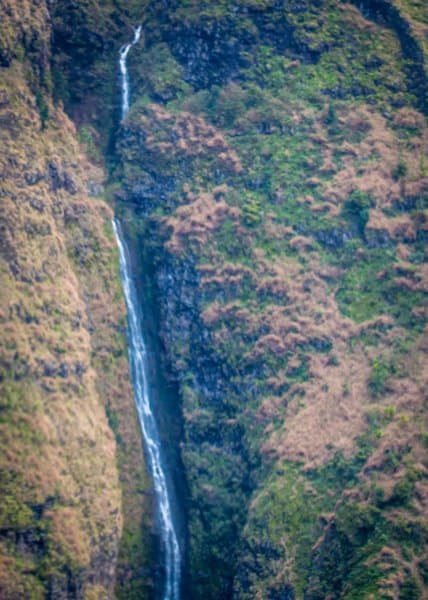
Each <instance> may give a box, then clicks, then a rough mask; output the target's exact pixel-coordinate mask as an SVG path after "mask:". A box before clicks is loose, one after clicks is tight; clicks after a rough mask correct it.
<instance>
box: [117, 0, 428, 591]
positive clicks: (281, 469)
mask: <svg viewBox="0 0 428 600" xmlns="http://www.w3.org/2000/svg"><path fill="white" fill-rule="evenodd" d="M144 31H145V45H144V46H143V45H141V46H140V47H139V48H138V49H135V52H134V53H133V55H132V57H131V60H130V63H131V73H132V78H133V81H134V82H135V83H134V85H137V84H138V92H139V93H138V96H139V98H138V99H137V100H136V102H135V104H134V106H133V109H132V110H131V113H130V115H129V118H128V119H127V121H126V122H125V123H124V125H123V128H122V131H121V133H120V136H121V137H120V142H119V148H118V149H119V153H120V158H121V164H120V165H119V166H118V167H117V170H116V172H115V177H116V178H117V179H118V180H122V185H121V188H120V190H119V191H117V190H116V192H115V193H116V200H117V202H118V203H119V204H120V206H121V207H122V208H123V207H125V209H126V210H127V211H128V213H129V214H130V215H132V214H134V215H135V218H138V227H139V228H140V234H141V241H142V242H141V244H142V260H143V261H145V262H146V263H147V264H151V265H152V267H153V269H154V272H155V277H156V281H157V289H158V292H157V298H158V302H159V305H160V324H159V327H160V335H161V338H162V340H163V345H164V359H165V362H166V364H168V365H169V368H170V369H171V371H172V372H173V373H174V374H175V377H176V380H177V383H178V385H179V388H180V393H181V401H182V412H183V418H184V440H183V443H182V448H181V450H182V458H183V462H184V466H185V471H186V476H187V480H188V485H189V498H188V511H189V574H190V595H191V597H193V598H204V599H207V598H213V599H214V598H229V597H236V598H281V599H284V598H303V597H305V598H320V599H321V598H326V597H329V598H368V597H373V598H375V597H376V598H377V597H385V598H386V597H388V598H422V597H424V595H425V594H426V586H427V580H426V563H425V562H424V561H425V559H424V556H425V553H426V545H425V541H424V540H425V537H424V536H425V534H426V497H427V496H426V493H427V480H426V475H427V470H426V469H427V464H426V435H425V433H424V431H425V429H424V428H425V421H424V417H423V411H424V388H425V386H426V374H424V370H423V364H424V359H425V354H426V342H424V327H425V323H426V312H425V308H424V303H425V301H426V292H427V289H426V285H427V281H426V271H425V267H424V264H423V260H424V243H425V240H426V200H427V166H426V157H425V154H426V149H427V128H426V121H425V118H424V116H423V114H422V113H421V112H420V111H424V110H425V109H426V105H425V103H424V102H425V101H424V94H425V91H426V75H425V67H424V64H425V58H424V55H423V51H422V48H423V45H424V44H425V41H424V40H425V36H426V15H425V13H424V10H423V8H421V7H420V5H419V4H417V3H410V2H409V3H405V2H400V5H399V6H398V3H396V4H392V3H389V2H376V3H374V2H373V3H371V2H363V3H358V6H353V5H352V4H350V3H341V2H336V1H330V0H325V1H319V2H316V3H314V2H304V1H303V2H298V3H297V2H296V3H295V2H284V3H282V2H273V1H272V2H271V1H269V0H267V1H262V2H255V1H252V0H251V1H250V0H247V1H242V2H238V3H236V2H233V3H231V2H227V1H225V2H220V3H219V2H216V3H213V2H201V3H197V6H196V4H194V3H191V2H173V3H170V4H169V5H168V10H165V9H164V8H162V9H160V6H159V5H158V4H156V3H154V4H152V5H151V6H150V7H148V12H147V13H146V21H145V23H144ZM416 32H417V33H416ZM411 72H412V73H413V74H416V75H417V77H413V78H409V74H410V73H411ZM135 97H136V92H134V98H135ZM136 222H137V221H136Z"/></svg>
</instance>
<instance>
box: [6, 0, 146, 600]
mask: <svg viewBox="0 0 428 600" xmlns="http://www.w3.org/2000/svg"><path fill="white" fill-rule="evenodd" d="M56 7H57V8H58V3H56ZM0 12H1V14H2V18H1V23H0V56H1V76H0V81H1V83H0V123H1V127H0V136H1V143H0V172H1V176H0V177H1V183H0V189H1V192H0V195H1V262H0V264H1V286H0V287H1V292H0V297H1V312H0V319H1V329H2V335H1V338H2V341H1V354H0V385H1V394H0V396H1V408H0V427H1V451H0V456H1V458H0V461H1V502H0V505H1V509H0V596H1V597H2V598H8V599H14V598H55V599H57V598H83V597H85V598H94V599H95V598H106V597H113V595H114V588H115V585H116V584H117V593H118V595H119V596H120V594H121V593H123V594H124V596H125V597H127V598H131V597H133V595H132V594H133V591H134V592H135V593H136V594H138V593H140V595H139V596H138V597H142V594H144V593H146V592H147V590H148V589H150V585H151V584H150V577H149V576H147V577H146V578H145V581H141V578H140V579H138V576H137V575H136V571H135V564H134V563H135V562H137V563H138V567H139V569H141V568H142V567H143V568H144V566H147V565H148V561H149V559H150V544H149V542H148V539H147V538H148V532H149V527H150V503H149V501H148V500H144V496H142V495H141V494H142V492H144V491H145V490H148V489H149V485H148V482H147V475H146V472H145V468H144V459H143V456H142V450H141V441H140V433H139V427H138V421H137V419H136V415H135V412H134V406H133V399H132V390H131V387H130V383H129V374H128V364H127V351H126V339H125V333H126V316H125V309H124V303H123V299H122V295H121V287H120V280H119V275H118V264H117V260H118V257H117V252H116V247H115V242H114V239H113V233H112V229H111V224H110V220H111V218H112V211H111V209H110V208H109V207H108V206H107V204H106V203H105V201H104V199H103V197H102V190H103V180H104V173H103V171H102V170H101V168H99V167H95V166H94V165H93V164H92V163H90V162H89V160H88V157H87V155H86V154H85V153H84V151H83V147H82V146H81V145H80V144H79V141H78V136H77V135H76V129H75V126H74V125H73V123H72V122H71V121H70V120H69V118H68V117H67V116H66V115H65V113H64V111H63V109H62V107H61V105H60V104H58V103H57V104H54V103H53V101H52V78H51V61H52V46H51V40H52V36H53V32H52V17H53V16H54V15H53V14H52V12H50V11H49V4H48V3H45V2H43V1H42V2H37V3H36V2H29V1H28V2H20V3H15V2H11V1H2V2H1V3H0ZM113 69H114V67H113V66H112V70H113ZM145 538H146V539H145ZM134 588H135V589H134Z"/></svg>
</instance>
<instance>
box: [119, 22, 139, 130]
mask: <svg viewBox="0 0 428 600" xmlns="http://www.w3.org/2000/svg"><path fill="white" fill-rule="evenodd" d="M140 38H141V25H139V26H138V27H137V29H136V30H135V32H134V39H133V40H132V42H130V43H129V44H126V46H122V48H121V49H120V52H119V57H120V58H119V66H120V76H121V83H122V119H124V118H125V117H126V115H127V114H128V111H129V78H128V67H127V65H126V59H127V58H128V53H129V51H130V50H131V48H132V46H134V45H135V44H137V43H138V42H139V41H140Z"/></svg>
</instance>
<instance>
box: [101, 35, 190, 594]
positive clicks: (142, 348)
mask: <svg viewBox="0 0 428 600" xmlns="http://www.w3.org/2000/svg"><path fill="white" fill-rule="evenodd" d="M140 37H141V25H140V26H139V27H138V28H137V29H136V30H135V33H134V38H133V40H132V42H131V43H129V44H127V45H126V46H123V47H122V48H121V50H120V59H119V65H120V73H121V84H122V119H123V118H125V117H126V115H127V113H128V111H129V78H128V69H127V64H126V59H127V57H128V53H129V50H130V49H131V48H132V46H134V45H135V44H136V43H138V41H139V40H140ZM112 224H113V230H114V234H115V236H116V241H117V245H118V248H119V266H120V277H121V280H122V287H123V292H124V295H125V300H126V307H127V312H128V353H129V362H130V369H131V378H132V384H133V388H134V397H135V404H136V407H137V412H138V417H139V421H140V426H141V431H142V434H143V439H144V442H145V447H146V451H147V456H148V459H149V466H150V470H151V472H152V476H153V484H154V489H155V495H156V500H157V506H158V511H159V521H160V533H161V539H162V546H163V551H164V557H165V589H164V594H163V599H164V600H179V598H180V576H181V551H180V546H179V543H178V537H177V533H176V529H175V525H174V516H173V511H172V510H171V499H170V492H169V489H168V484H167V479H166V476H165V470H164V464H163V456H162V449H161V445H160V439H159V432H158V428H157V424H156V420H155V417H154V414H153V410H152V406H151V394H150V389H149V381H148V371H149V369H148V357H147V349H146V345H145V342H144V338H143V333H142V313H141V309H140V303H139V300H138V295H137V290H136V287H135V284H134V280H133V279H132V275H131V263H130V260H129V251H128V247H127V245H126V242H125V238H124V236H123V233H122V229H121V226H120V223H119V221H117V220H116V219H115V220H113V221H112Z"/></svg>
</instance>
